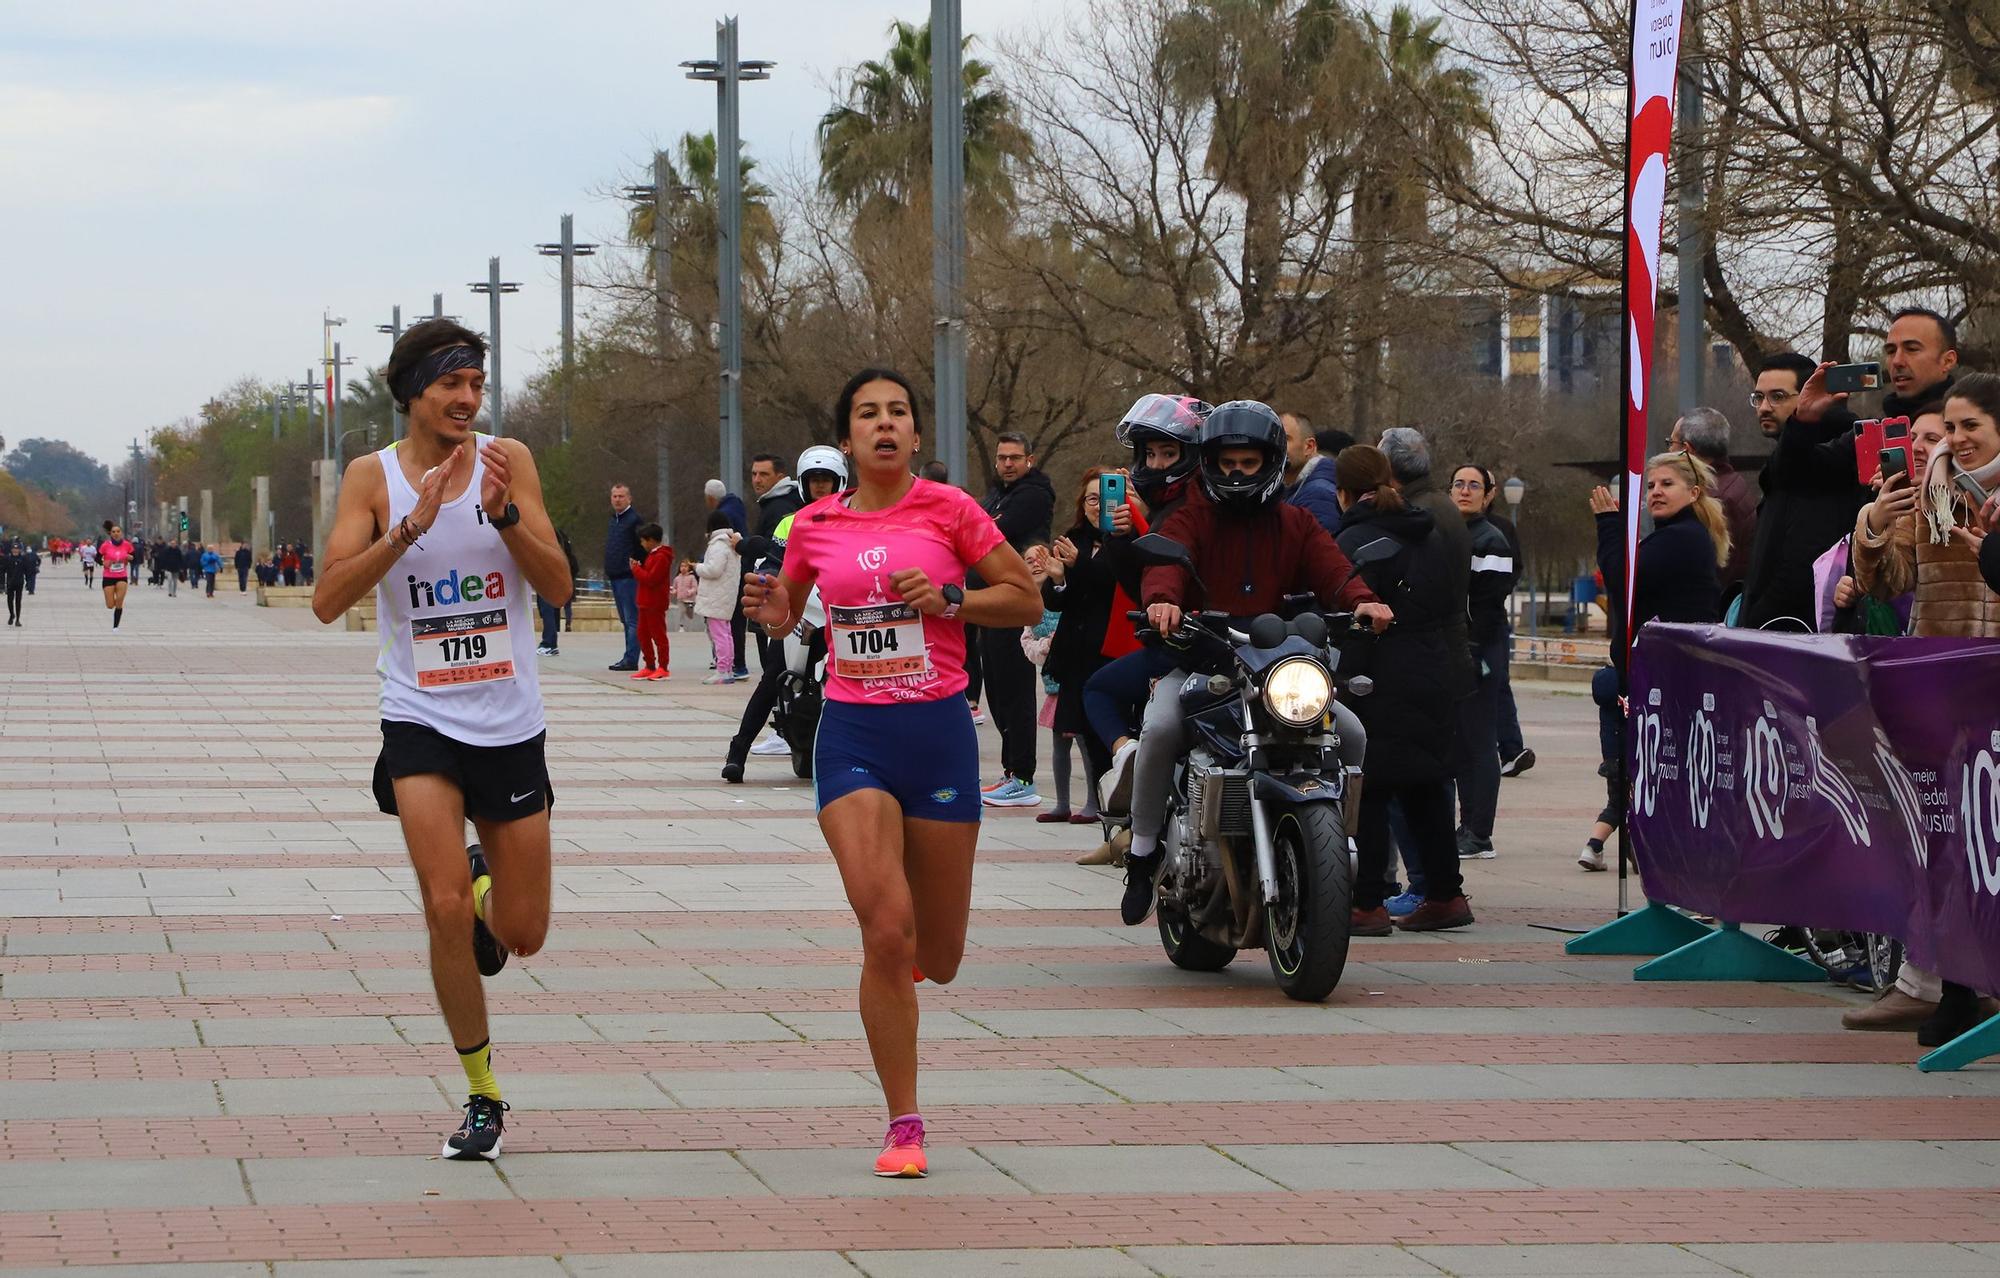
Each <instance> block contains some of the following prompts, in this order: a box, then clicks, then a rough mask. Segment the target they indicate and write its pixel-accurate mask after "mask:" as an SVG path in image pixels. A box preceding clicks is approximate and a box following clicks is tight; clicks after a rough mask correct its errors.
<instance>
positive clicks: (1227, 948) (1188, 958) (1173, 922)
mask: <svg viewBox="0 0 2000 1278" xmlns="http://www.w3.org/2000/svg"><path fill="white" fill-rule="evenodd" d="M1153 917H1154V920H1155V921H1156V922H1157V923H1158V924H1159V927H1160V948H1161V949H1163V950H1165V951H1166V952H1167V957H1168V958H1169V959H1171V960H1173V964H1174V966H1175V967H1178V968H1180V969H1181V970H1182V971H1186V972H1220V971H1221V970H1222V969H1223V968H1225V967H1228V966H1229V965H1230V963H1231V962H1233V961H1234V960H1235V958H1236V948H1235V947H1234V946H1231V945H1221V944H1218V943H1216V942H1214V941H1211V940H1209V939H1208V938H1207V937H1205V936H1203V935H1202V934H1201V933H1199V932H1197V931H1195V930H1194V929H1193V928H1191V927H1189V926H1188V924H1187V920H1186V919H1184V918H1182V917H1181V913H1180V911H1179V910H1178V909H1171V908H1168V907H1165V906H1162V907H1161V909H1160V910H1159V912H1158V913H1157V914H1155V915H1154V916H1153Z"/></svg>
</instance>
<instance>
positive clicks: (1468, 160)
mask: <svg viewBox="0 0 2000 1278" xmlns="http://www.w3.org/2000/svg"><path fill="white" fill-rule="evenodd" d="M1442 26H1443V19H1442V18H1438V17H1430V18H1418V17H1417V16H1416V14H1415V12H1414V11H1413V10H1411V8H1410V7H1409V6H1408V5H1407V4H1397V5H1396V6H1395V7H1394V8H1393V9H1391V10H1390V11H1389V21H1388V24H1387V26H1383V25H1380V24H1378V23H1377V22H1376V21H1375V19H1374V18H1373V17H1370V18H1369V19H1368V30H1369V35H1370V37H1371V38H1372V41H1373V44H1374V46H1375V57H1376V61H1377V72H1376V76H1375V78H1374V82H1375V101H1374V103H1373V104H1372V109H1371V112H1370V114H1371V115H1372V116H1373V121H1372V123H1371V126H1370V128H1369V129H1368V130H1367V134H1366V141H1365V142H1364V144H1363V147H1362V151H1361V154H1360V156H1359V158H1358V162H1357V164H1356V168H1355V173H1354V239H1355V243H1356V246H1357V249H1358V253H1359V257H1360V262H1359V270H1358V271H1357V272H1356V279H1357V284H1358V287H1357V288H1356V289H1355V291H1354V295H1353V302H1354V307H1355V317H1354V318H1355V334H1356V340H1355V368H1354V384H1353V406H1354V423H1355V424H1354V429H1356V430H1358V431H1365V430H1367V429H1369V428H1370V427H1372V426H1373V424H1374V418H1375V415H1376V410H1377V408H1378V407H1379V403H1380V382H1381V364H1382V344H1381V338H1382V336H1383V316H1384V314H1385V313H1386V307H1387V303H1388V294H1389V290H1388V279H1387V275H1388V257H1389V248H1390V246H1391V245H1392V244H1395V243H1410V242H1413V241H1419V240H1422V239H1423V238H1424V236H1425V232H1426V227H1427V219H1428V215H1429V212H1430V194H1431V192H1432V190H1433V189H1435V188H1436V187H1438V186H1447V187H1449V186H1451V185H1454V184H1456V183H1458V182H1460V181H1462V180H1464V178H1465V176H1466V174H1467V171H1468V170H1469V169H1470V168H1471V166H1472V159H1473V150H1472V143H1473V138H1474V137H1475V136H1476V135H1477V134H1479V133H1481V132H1484V131H1487V130H1490V129H1491V128H1492V127H1493V122H1492V117H1491V115H1490V114H1489V113H1488V111H1487V109H1486V99H1485V95H1484V93H1483V92H1482V90H1481V86H1480V82H1479V77H1478V76H1477V75H1475V74H1474V73H1473V72H1472V71H1471V70H1470V69H1468V68H1466V67H1462V66H1449V65H1447V64H1446V63H1445V60H1444V55H1445V53H1446V46H1445V43H1444V41H1443V39H1442V38H1441V37H1440V36H1439V30H1440V29H1441V27H1442Z"/></svg>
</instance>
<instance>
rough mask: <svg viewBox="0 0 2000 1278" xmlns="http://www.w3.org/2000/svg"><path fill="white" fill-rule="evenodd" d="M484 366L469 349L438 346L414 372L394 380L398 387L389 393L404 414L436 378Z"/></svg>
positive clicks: (484, 357)
mask: <svg viewBox="0 0 2000 1278" xmlns="http://www.w3.org/2000/svg"><path fill="white" fill-rule="evenodd" d="M485 365H486V356H485V355H483V354H481V353H480V352H479V351H477V350H475V349H474V348H472V347H470V346H441V347H439V348H438V349H437V350H434V351H432V352H431V353H430V354H428V355H426V356H424V357H423V358H422V359H420V360H418V361H417V362H416V365H415V366H414V367H413V368H411V369H409V370H408V371H407V372H405V373H404V374H403V375H402V376H401V377H400V378H398V379H397V383H398V384H397V385H394V386H391V387H390V388H389V392H390V393H391V394H392V395H394V396H395V397H396V406H397V407H398V408H400V409H402V410H403V411H404V412H406V413H407V412H409V411H410V404H411V403H412V402H413V401H414V400H415V399H416V398H417V396H419V395H421V394H423V393H424V390H425V388H426V387H428V386H429V385H430V384H431V383H432V382H434V381H436V380H437V379H438V378H440V377H443V376H445V375H446V374H447V373H456V372H458V371H459V370H460V369H462V368H484V367H485Z"/></svg>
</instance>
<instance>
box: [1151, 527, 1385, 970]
mask: <svg viewBox="0 0 2000 1278" xmlns="http://www.w3.org/2000/svg"><path fill="white" fill-rule="evenodd" d="M1133 548H1134V549H1135V550H1136V551H1137V552H1138V553H1139V554H1140V556H1141V557H1142V558H1144V559H1145V560H1146V561H1147V562H1148V563H1154V564H1176V565H1179V566H1181V567H1183V568H1186V569H1187V570H1188V571H1189V573H1190V574H1192V573H1193V572H1194V565H1193V561H1192V559H1191V557H1190V556H1189V554H1188V552H1187V550H1186V548H1185V547H1183V546H1181V545H1180V544H1179V543H1178V542H1175V541H1172V540H1170V539H1169V538H1166V537H1162V536H1159V535H1158V534H1147V535H1146V536H1143V537H1140V538H1139V539H1137V540H1136V541H1135V542H1134V543H1133ZM1286 604H1287V610H1288V611H1289V610H1293V609H1298V610H1299V611H1298V612H1297V615H1295V616H1294V617H1293V618H1291V619H1290V620H1287V619H1286V618H1284V617H1281V616H1279V615H1277V614H1275V613H1266V614H1265V615H1263V616H1261V617H1258V618H1256V619H1255V620H1254V621H1252V622H1251V623H1250V626H1249V628H1248V630H1247V631H1239V630H1236V629H1234V628H1232V627H1231V626H1230V624H1229V617H1228V615H1227V614H1226V613H1218V612H1206V613H1195V614H1189V615H1188V616H1187V617H1186V618H1185V619H1184V620H1183V623H1182V625H1181V627H1180V628H1179V629H1178V630H1177V631H1175V632H1174V633H1173V634H1172V635H1162V634H1160V633H1159V632H1158V631H1156V630H1153V629H1152V628H1151V627H1150V626H1148V625H1147V624H1146V617H1145V614H1144V613H1132V614H1129V615H1130V616H1131V618H1132V620H1133V622H1134V624H1135V626H1137V627H1138V633H1139V636H1140V638H1141V639H1142V641H1144V642H1147V643H1149V644H1156V645H1159V644H1163V645H1166V646H1167V647H1169V648H1172V649H1174V650H1176V652H1177V655H1178V658H1179V664H1180V666H1181V668H1182V669H1183V670H1186V671H1187V672H1188V673H1187V674H1186V676H1185V681H1184V682H1183V684H1182V687H1181V704H1182V708H1183V710H1184V712H1185V714H1186V716H1187V723H1188V729H1189V731H1188V734H1187V744H1186V746H1185V748H1184V750H1183V752H1182V754H1181V757H1180V758H1179V760H1177V761H1176V764H1175V768H1174V784H1173V790H1172V793H1171V796H1170V797H1169V800H1168V812H1167V824H1166V830H1165V835H1164V838H1163V839H1162V851H1163V853H1164V855H1165V858H1166V859H1165V861H1164V863H1163V865H1162V869H1161V877H1160V881H1159V891H1158V905H1157V907H1156V908H1157V921H1158V925H1159V930H1160V944H1161V946H1162V947H1163V948H1164V949H1165V950H1166V954H1167V957H1168V959H1170V960H1171V961H1172V962H1173V964H1174V965H1175V966H1176V967H1180V968H1183V969H1186V970H1188V971H1195V972H1215V971H1220V970H1221V969H1222V968H1224V967H1226V966H1228V965H1229V964H1230V963H1231V962H1232V961H1233V960H1234V959H1235V958H1236V955H1237V953H1238V952H1239V951H1241V950H1246V949H1262V950H1264V951H1265V953H1266V956H1267V957H1268V958H1269V960H1270V964H1271V972H1272V975H1273V976H1275V977H1276V978H1277V982H1278V988H1279V989H1281V990H1283V991H1284V993H1285V995H1286V996H1287V997H1289V998H1293V999H1297V1000H1299V1001H1301V1002H1309V1003H1316V1002H1320V1001H1322V1000H1324V999H1325V998H1326V997H1327V995H1329V994H1331V993H1332V992H1333V989H1334V987H1335V986H1336V985H1338V984H1339V983H1340V977H1341V973H1342V972H1343V970H1344V969H1345V968H1346V966H1347V948H1348V922H1349V910H1350V908H1351V903H1352V900H1353V894H1354V857H1353V851H1352V844H1351V842H1350V841H1349V838H1348V828H1347V800H1348V795H1349V792H1350V785H1351V780H1352V778H1350V777H1349V775H1348V772H1347V770H1346V769H1345V768H1344V767H1343V766H1342V764H1341V761H1340V738H1339V736H1338V734H1337V733H1336V731H1335V729H1334V727H1333V720H1332V718H1331V717H1330V715H1329V714H1328V709H1329V707H1330V706H1331V704H1332V701H1333V698H1334V696H1335V694H1336V692H1337V691H1338V690H1339V689H1340V688H1341V687H1342V686H1345V687H1346V688H1347V690H1348V691H1349V692H1350V693H1352V694H1353V695H1355V696H1365V695H1367V694H1368V693H1369V692H1370V691H1372V690H1373V686H1374V685H1373V681H1372V680H1370V679H1369V678H1368V676H1367V675H1365V674H1360V673H1349V674H1345V675H1343V674H1342V673H1341V664H1342V645H1343V644H1345V645H1346V646H1348V647H1350V648H1352V649H1353V650H1354V651H1355V652H1356V653H1358V652H1360V651H1362V649H1361V648H1360V647H1359V641H1360V640H1361V637H1362V636H1363V635H1364V634H1365V633H1366V631H1365V628H1361V629H1356V627H1355V625H1354V621H1355V619H1354V615H1353V614H1352V613H1321V612H1319V611H1317V610H1316V609H1314V608H1313V605H1314V600H1313V598H1312V596H1309V595H1307V596H1293V597H1291V598H1290V599H1288V600H1287V601H1286ZM1348 635H1352V636H1353V637H1354V642H1351V643H1350V642H1348V638H1347V636H1348ZM1337 637H1338V638H1339V639H1340V640H1341V641H1342V643H1341V644H1336V643H1335V640H1336V638H1337ZM1356 771H1357V772H1358V771H1359V770H1358V769H1356Z"/></svg>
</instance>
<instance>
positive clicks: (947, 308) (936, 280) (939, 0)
mask: <svg viewBox="0 0 2000 1278" xmlns="http://www.w3.org/2000/svg"><path fill="white" fill-rule="evenodd" d="M963 25H964V24H963V16H962V14H961V12H960V4H959V0H931V306H932V310H933V318H932V329H931V346H932V352H931V355H932V362H933V363H934V364H935V365H936V368H937V375H936V390H937V406H936V407H937V440H938V442H937V449H938V459H939V460H940V461H942V462H944V464H945V469H946V470H948V471H949V472H950V474H951V478H952V480H953V482H955V483H959V484H964V483H966V481H967V480H968V479H970V477H971V476H970V473H969V472H968V470H967V463H966V439H965V419H966V407H965V397H966V386H965V380H966V372H965V70H964V54H963V50H964V40H963V38H962V36H961V28H962V27H963Z"/></svg>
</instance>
